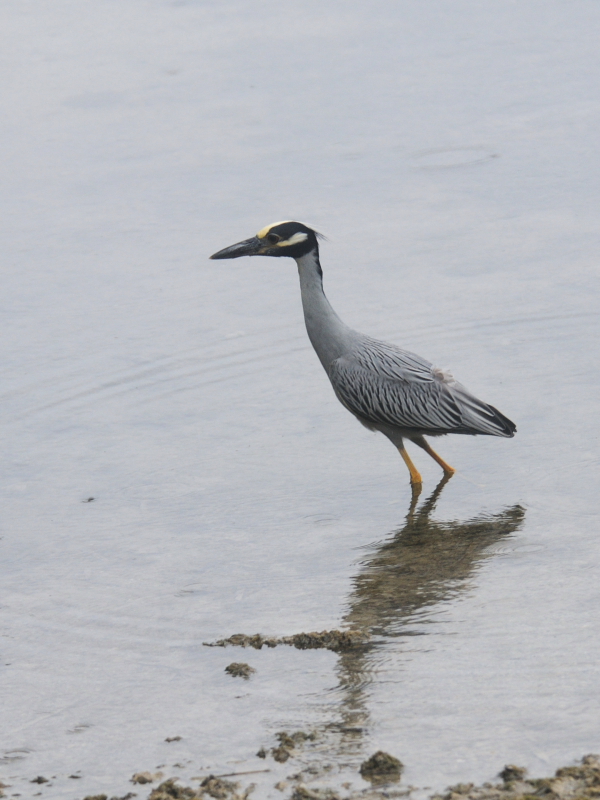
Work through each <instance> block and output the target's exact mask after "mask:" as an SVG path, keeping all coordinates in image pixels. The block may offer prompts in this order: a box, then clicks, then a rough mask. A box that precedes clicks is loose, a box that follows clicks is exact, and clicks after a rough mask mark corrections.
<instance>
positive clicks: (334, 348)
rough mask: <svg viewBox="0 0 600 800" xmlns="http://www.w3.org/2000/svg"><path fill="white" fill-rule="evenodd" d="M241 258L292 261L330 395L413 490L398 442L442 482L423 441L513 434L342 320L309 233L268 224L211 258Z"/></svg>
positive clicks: (460, 391)
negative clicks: (397, 460) (395, 455)
mask: <svg viewBox="0 0 600 800" xmlns="http://www.w3.org/2000/svg"><path fill="white" fill-rule="evenodd" d="M241 255H269V256H290V257H292V258H294V259H295V261H296V263H297V265H298V274H299V277H300V291H301V296H302V306H303V310H304V319H305V322H306V330H307V332H308V336H309V338H310V341H311V342H312V345H313V347H314V349H315V351H316V353H317V355H318V357H319V359H320V361H321V364H322V365H323V367H324V369H325V371H326V373H327V375H328V377H329V380H330V381H331V385H332V386H333V390H334V392H335V394H336V396H337V397H338V399H339V400H340V402H341V403H342V405H344V406H345V407H346V408H347V409H348V410H349V411H351V412H352V413H353V414H354V415H355V417H356V418H357V419H358V420H359V422H361V423H362V424H363V425H365V426H366V427H367V428H370V429H371V430H377V431H381V433H384V434H385V435H386V436H387V437H388V438H389V439H390V440H391V441H392V442H393V444H395V445H396V447H398V449H399V450H400V453H401V455H402V457H403V458H404V460H405V462H406V464H407V466H408V468H409V470H410V474H411V483H413V484H420V482H421V476H420V475H419V473H418V472H417V470H416V468H415V467H414V465H413V464H412V462H411V460H410V458H409V457H408V454H407V453H406V450H405V448H404V443H403V440H404V439H405V438H407V439H409V440H411V441H413V442H414V443H415V444H417V445H419V447H421V448H423V449H424V450H426V452H428V453H429V455H430V456H432V458H434V459H435V460H436V461H437V462H438V463H439V464H440V465H441V466H442V468H443V469H444V472H445V474H446V475H447V476H449V475H451V474H453V472H454V470H453V469H452V467H450V466H449V465H448V464H446V463H445V462H444V461H443V460H442V459H441V458H440V457H439V456H438V455H437V453H435V452H434V451H433V450H431V448H430V447H429V445H428V444H427V442H426V441H425V439H424V438H423V437H424V436H441V435H444V434H448V433H461V434H468V435H473V436H474V435H478V434H483V435H487V436H502V437H507V438H510V437H512V436H514V433H515V431H516V427H515V425H514V423H512V422H511V421H510V420H509V419H507V417H505V416H504V415H503V414H501V413H500V412H499V411H498V410H497V409H496V408H494V407H493V406H491V405H488V404H487V403H484V402H482V401H481V400H478V399H477V398H476V397H474V396H473V395H472V394H471V393H470V392H468V391H467V389H465V387H464V386H462V385H461V384H460V383H458V381H455V380H454V378H453V377H452V376H451V375H449V374H448V373H446V372H444V371H442V370H440V369H437V368H436V367H434V366H433V365H432V364H431V363H430V362H429V361H426V360H425V359H424V358H421V356H418V355H415V353H411V352H409V351H408V350H402V349H401V348H399V347H396V346H395V345H393V344H388V343H387V342H381V341H378V340H377V339H372V338H371V337H369V336H365V335H363V334H361V333H358V332H357V331H355V330H352V329H351V328H349V327H348V326H347V325H346V324H345V323H344V322H342V320H341V319H340V318H339V317H338V315H337V314H336V313H335V311H334V310H333V308H332V307H331V305H330V304H329V301H328V300H327V298H326V297H325V293H324V292H323V281H322V278H323V273H322V270H321V265H320V262H319V246H318V241H317V235H316V234H315V232H314V231H313V230H312V229H311V228H308V227H307V226H305V225H303V224H302V223H299V222H283V223H274V224H273V225H269V226H267V227H266V228H263V230H262V231H260V232H259V233H258V234H257V236H256V237H254V238H253V239H248V240H246V241H245V242H240V243H239V244H237V245H233V246H232V247H228V248H225V250H221V251H220V252H219V253H216V254H215V255H214V256H211V257H212V258H237V257H238V256H241Z"/></svg>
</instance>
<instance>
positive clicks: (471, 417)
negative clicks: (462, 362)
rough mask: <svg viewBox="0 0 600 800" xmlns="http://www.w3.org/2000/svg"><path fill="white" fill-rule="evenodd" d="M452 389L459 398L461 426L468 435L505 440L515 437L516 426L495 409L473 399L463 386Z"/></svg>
mask: <svg viewBox="0 0 600 800" xmlns="http://www.w3.org/2000/svg"><path fill="white" fill-rule="evenodd" d="M452 388H453V392H454V393H455V394H458V396H459V397H458V398H457V399H459V407H460V410H461V416H462V421H463V425H464V426H465V428H468V429H469V433H474V434H483V435H484V436H503V437H505V438H507V439H511V438H512V437H513V436H514V435H515V433H516V430H517V426H516V425H515V423H514V422H512V421H511V420H510V419H508V417H505V416H504V414H502V413H501V412H500V411H498V409H497V408H494V406H490V405H488V404H487V403H483V402H482V401H481V400H478V399H477V398H476V397H473V395H472V394H471V393H470V392H468V391H467V390H466V389H465V388H464V387H463V386H460V387H459V386H453V387H452Z"/></svg>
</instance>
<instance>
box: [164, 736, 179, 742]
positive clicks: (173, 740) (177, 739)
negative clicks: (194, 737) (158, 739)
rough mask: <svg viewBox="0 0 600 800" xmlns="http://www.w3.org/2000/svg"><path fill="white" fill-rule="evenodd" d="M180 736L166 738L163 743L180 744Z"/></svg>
mask: <svg viewBox="0 0 600 800" xmlns="http://www.w3.org/2000/svg"><path fill="white" fill-rule="evenodd" d="M180 741H181V736H167V738H166V739H165V742H180Z"/></svg>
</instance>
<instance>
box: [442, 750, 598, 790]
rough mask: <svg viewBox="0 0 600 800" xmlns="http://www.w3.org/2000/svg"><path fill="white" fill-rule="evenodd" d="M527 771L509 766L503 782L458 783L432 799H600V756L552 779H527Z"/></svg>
mask: <svg viewBox="0 0 600 800" xmlns="http://www.w3.org/2000/svg"><path fill="white" fill-rule="evenodd" d="M526 774H527V770H526V769H525V768H524V767H515V766H514V765H513V764H508V765H507V766H506V767H504V769H503V770H502V772H501V773H500V777H501V778H502V780H503V781H504V783H499V784H497V785H496V786H492V785H491V784H489V783H487V784H484V785H483V786H474V785H473V784H472V783H467V784H464V783H459V784H458V785H456V786H450V787H449V788H448V791H447V792H446V794H443V795H433V797H432V798H431V800H535V798H538V797H543V798H544V800H567V798H568V800H590V798H597V797H600V756H598V755H594V754H590V755H587V756H584V757H583V758H582V760H581V766H576V767H562V768H561V769H557V770H556V772H555V774H554V777H553V778H525V775H526Z"/></svg>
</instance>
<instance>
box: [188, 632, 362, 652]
mask: <svg viewBox="0 0 600 800" xmlns="http://www.w3.org/2000/svg"><path fill="white" fill-rule="evenodd" d="M369 638H370V637H369V634H368V633H365V632H364V631H320V632H319V631H312V632H311V633H295V634H294V635H293V636H280V637H272V636H263V635H262V634H260V633H255V634H254V635H253V636H246V634H245V633H234V635H233V636H230V637H229V638H228V639H219V640H218V641H216V642H203V644H204V645H205V646H206V647H227V646H228V645H231V646H233V647H254V649H255V650H261V649H262V648H263V647H277V645H278V644H287V645H291V646H292V647H295V648H297V649H298V650H319V649H321V650H333V651H334V652H335V653H340V652H343V651H345V650H353V649H354V648H357V647H361V646H364V645H365V644H366V643H367V642H368V641H369Z"/></svg>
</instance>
